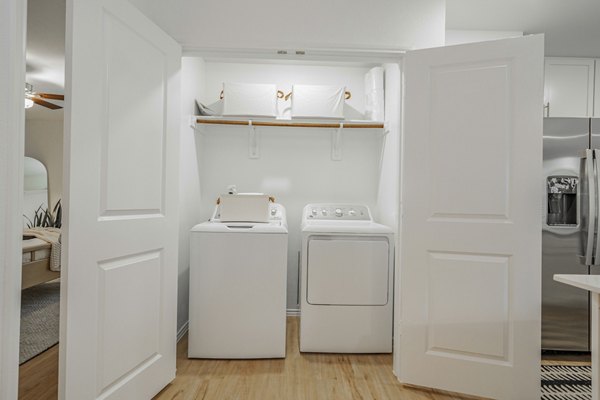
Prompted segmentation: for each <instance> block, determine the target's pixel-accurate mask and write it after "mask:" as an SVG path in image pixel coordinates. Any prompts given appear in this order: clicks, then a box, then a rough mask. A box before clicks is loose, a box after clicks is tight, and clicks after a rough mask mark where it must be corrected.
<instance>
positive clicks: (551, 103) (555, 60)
mask: <svg viewBox="0 0 600 400" xmlns="http://www.w3.org/2000/svg"><path fill="white" fill-rule="evenodd" d="M544 97H545V107H546V110H545V111H546V112H545V114H544V115H545V116H546V117H591V116H592V112H593V106H594V105H593V104H594V103H593V102H594V59H593V58H572V57H548V58H546V62H545V82H544Z"/></svg>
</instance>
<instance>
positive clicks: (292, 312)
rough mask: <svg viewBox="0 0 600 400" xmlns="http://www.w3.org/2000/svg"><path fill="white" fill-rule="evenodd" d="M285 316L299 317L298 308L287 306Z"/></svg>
mask: <svg viewBox="0 0 600 400" xmlns="http://www.w3.org/2000/svg"><path fill="white" fill-rule="evenodd" d="M287 316H288V317H299V316H300V309H299V308H288V309H287Z"/></svg>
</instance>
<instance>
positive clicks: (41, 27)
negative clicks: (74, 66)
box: [26, 0, 66, 119]
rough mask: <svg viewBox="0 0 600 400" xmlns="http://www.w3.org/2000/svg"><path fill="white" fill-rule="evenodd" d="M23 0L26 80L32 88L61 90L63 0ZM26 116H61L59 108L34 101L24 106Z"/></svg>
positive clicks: (62, 77)
mask: <svg viewBox="0 0 600 400" xmlns="http://www.w3.org/2000/svg"><path fill="white" fill-rule="evenodd" d="M27 3H28V5H27V55H26V61H27V65H26V81H27V82H28V83H30V84H32V85H33V90H34V91H37V92H46V93H57V94H64V91H65V89H64V87H65V10H66V5H65V0H29V1H28V2H27ZM50 102H52V103H55V104H59V105H63V104H62V102H57V101H53V100H50ZM26 117H27V119H62V118H63V110H49V109H47V108H45V107H41V106H38V105H37V104H36V105H34V106H33V107H31V108H29V109H27V110H26Z"/></svg>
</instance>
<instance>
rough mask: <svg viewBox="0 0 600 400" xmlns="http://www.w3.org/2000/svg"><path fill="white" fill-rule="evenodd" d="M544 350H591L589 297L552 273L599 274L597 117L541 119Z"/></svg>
mask: <svg viewBox="0 0 600 400" xmlns="http://www.w3.org/2000/svg"><path fill="white" fill-rule="evenodd" d="M543 186H544V189H543V192H544V209H543V215H542V217H543V223H542V226H543V228H542V229H543V230H542V349H545V350H563V351H590V298H589V294H588V292H587V291H585V290H581V289H577V288H574V287H572V286H568V285H564V284H561V283H558V282H555V281H554V280H553V279H552V277H553V275H554V274H600V243H598V242H597V240H598V239H599V238H600V236H599V235H598V234H597V232H598V225H599V223H598V222H599V220H598V215H599V212H600V209H599V204H600V201H599V198H600V197H599V193H600V118H597V119H594V118H544V182H543Z"/></svg>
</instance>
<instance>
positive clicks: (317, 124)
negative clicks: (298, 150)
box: [196, 118, 384, 129]
mask: <svg viewBox="0 0 600 400" xmlns="http://www.w3.org/2000/svg"><path fill="white" fill-rule="evenodd" d="M196 123H197V124H208V125H242V126H250V125H251V126H278V127H289V128H330V129H339V128H344V129H346V128H348V129H383V128H384V125H383V124H382V123H364V124H363V123H352V122H348V123H343V122H329V123H325V122H287V121H254V120H226V119H207V118H197V119H196Z"/></svg>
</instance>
